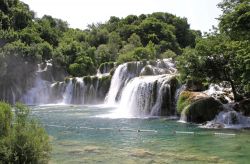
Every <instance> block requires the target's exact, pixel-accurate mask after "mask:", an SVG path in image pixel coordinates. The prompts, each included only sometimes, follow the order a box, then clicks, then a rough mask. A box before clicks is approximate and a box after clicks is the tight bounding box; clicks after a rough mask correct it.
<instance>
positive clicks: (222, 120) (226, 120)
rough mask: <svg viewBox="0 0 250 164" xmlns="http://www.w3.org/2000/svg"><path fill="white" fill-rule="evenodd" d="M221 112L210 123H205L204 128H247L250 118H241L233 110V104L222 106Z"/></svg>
mask: <svg viewBox="0 0 250 164" xmlns="http://www.w3.org/2000/svg"><path fill="white" fill-rule="evenodd" d="M223 108H224V110H223V111H221V112H220V113H219V114H218V115H217V116H216V117H215V118H214V120H212V121H209V122H207V123H206V124H205V125H204V126H202V127H205V128H232V129H238V128H249V127H250V117H247V116H243V115H242V114H241V113H239V112H237V111H235V110H234V109H233V104H224V105H223Z"/></svg>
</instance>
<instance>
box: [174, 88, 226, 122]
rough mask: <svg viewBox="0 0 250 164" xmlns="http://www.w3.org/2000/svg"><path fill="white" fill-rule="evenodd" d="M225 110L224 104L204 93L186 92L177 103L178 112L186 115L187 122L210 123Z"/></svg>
mask: <svg viewBox="0 0 250 164" xmlns="http://www.w3.org/2000/svg"><path fill="white" fill-rule="evenodd" d="M222 110H223V108H222V104H221V103H220V102H219V101H217V100H215V99H214V98H212V97H208V96H207V95H206V94H204V93H200V92H189V91H184V92H182V93H181V94H180V96H179V99H178V102H177V112H178V113H179V114H185V116H186V117H185V118H186V121H187V122H194V123H203V122H206V121H210V120H212V119H214V118H215V116H216V115H217V114H218V113H219V112H221V111H222Z"/></svg>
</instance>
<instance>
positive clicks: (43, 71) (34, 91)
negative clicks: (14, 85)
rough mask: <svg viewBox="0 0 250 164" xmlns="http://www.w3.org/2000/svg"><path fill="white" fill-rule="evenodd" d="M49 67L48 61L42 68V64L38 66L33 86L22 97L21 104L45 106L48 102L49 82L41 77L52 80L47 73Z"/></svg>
mask: <svg viewBox="0 0 250 164" xmlns="http://www.w3.org/2000/svg"><path fill="white" fill-rule="evenodd" d="M51 66H52V65H51V63H50V61H47V62H46V63H45V65H44V66H43V65H42V64H38V68H37V72H36V77H35V83H34V86H33V87H32V88H31V89H30V90H29V91H27V93H26V94H24V95H23V96H22V98H21V101H22V102H25V103H26V104H29V105H33V104H47V103H49V102H50V98H49V95H50V91H51V90H50V85H51V82H49V81H47V80H44V79H43V77H46V79H52V78H51V74H50V72H47V70H48V67H51ZM42 67H44V68H42Z"/></svg>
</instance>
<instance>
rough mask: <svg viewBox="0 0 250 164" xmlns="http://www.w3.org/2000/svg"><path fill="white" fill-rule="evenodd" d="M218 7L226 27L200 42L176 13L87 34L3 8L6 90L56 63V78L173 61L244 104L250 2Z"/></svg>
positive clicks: (187, 75) (11, 6)
mask: <svg viewBox="0 0 250 164" xmlns="http://www.w3.org/2000/svg"><path fill="white" fill-rule="evenodd" d="M218 6H219V7H220V8H221V9H222V11H223V14H222V15H221V16H220V18H219V21H220V22H219V27H218V28H215V29H214V30H213V32H211V33H209V34H206V35H204V36H201V32H200V31H195V30H191V29H190V26H189V24H188V22H187V19H186V18H180V17H177V16H175V15H172V14H169V13H162V12H156V13H152V14H148V15H145V14H141V15H139V16H136V15H129V16H127V17H125V18H118V17H115V16H112V17H110V19H109V20H108V21H107V22H105V23H98V24H92V25H89V26H88V28H87V29H85V30H80V29H72V28H69V26H68V24H67V22H65V21H63V20H60V19H56V18H53V17H51V16H48V15H44V16H43V17H42V18H37V17H35V13H34V12H33V11H31V10H30V9H29V6H28V5H27V4H25V3H23V2H21V1H19V0H0V7H1V11H0V27H1V28H0V36H1V37H0V38H1V40H0V63H1V64H0V78H1V79H5V80H4V81H2V80H1V82H0V85H1V86H4V85H6V84H5V83H7V84H8V85H9V84H10V83H19V82H20V81H22V79H23V80H24V79H28V77H29V76H30V74H32V73H33V72H34V71H35V68H36V64H37V63H41V62H42V61H46V60H49V59H52V62H53V68H54V69H53V71H54V72H55V74H57V73H58V72H66V74H67V75H69V76H85V75H93V74H95V73H96V70H97V68H99V67H100V66H101V65H102V64H103V63H107V62H118V63H123V62H127V61H138V60H154V59H157V58H167V57H173V58H175V59H176V60H177V62H178V68H179V72H180V73H181V79H182V80H183V81H184V82H185V81H187V80H189V79H191V80H198V81H202V82H203V83H210V82H221V81H228V82H229V83H230V84H231V86H232V89H233V92H234V95H235V96H236V97H237V98H240V96H239V93H241V94H242V93H246V92H249V91H250V84H249V80H250V71H249V69H250V56H249V55H250V54H249V52H250V49H249V48H250V46H249V43H250V42H249V36H250V35H249V29H250V23H249V22H250V14H249V13H250V5H249V0H224V1H223V2H221V3H220V4H219V5H218ZM55 76H56V75H55Z"/></svg>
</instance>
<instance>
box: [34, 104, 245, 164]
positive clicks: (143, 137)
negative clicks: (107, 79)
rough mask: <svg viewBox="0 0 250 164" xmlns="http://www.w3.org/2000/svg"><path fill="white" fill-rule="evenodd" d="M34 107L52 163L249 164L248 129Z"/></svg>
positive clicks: (101, 109) (93, 109)
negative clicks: (47, 139) (49, 144)
mask: <svg viewBox="0 0 250 164" xmlns="http://www.w3.org/2000/svg"><path fill="white" fill-rule="evenodd" d="M31 108H32V115H33V116H34V117H36V118H38V119H39V120H40V121H41V123H42V124H43V125H44V127H45V128H46V130H47V132H48V133H49V135H50V138H51V142H52V146H53V151H52V158H51V160H50V163H192V164H193V163H249V161H250V137H249V136H250V131H249V130H226V129H223V130H209V129H202V128H199V127H198V125H192V124H183V123H179V122H177V121H176V120H169V119H167V118H162V117H161V118H117V119H112V118H111V117H103V116H105V115H106V114H108V113H112V111H113V110H114V109H112V108H110V107H105V106H86V105H85V106H76V105H46V106H32V107H31ZM176 131H177V133H175V132H176ZM179 132H194V133H188V134H187V133H179ZM215 133H216V134H215ZM222 133H225V134H235V135H224V134H222Z"/></svg>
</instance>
